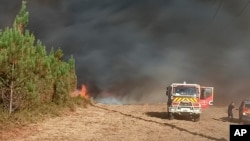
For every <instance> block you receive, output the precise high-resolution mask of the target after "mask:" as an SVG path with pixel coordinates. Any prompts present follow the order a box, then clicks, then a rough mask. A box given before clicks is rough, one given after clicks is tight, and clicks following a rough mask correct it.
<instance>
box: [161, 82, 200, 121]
mask: <svg viewBox="0 0 250 141" xmlns="http://www.w3.org/2000/svg"><path fill="white" fill-rule="evenodd" d="M166 95H167V97H168V100H167V112H168V116H169V119H174V117H175V116H178V115H180V116H187V117H191V118H192V119H193V121H199V120H200V114H201V112H202V110H201V104H200V103H199V99H200V95H201V86H200V85H199V84H187V83H186V82H183V83H172V84H171V85H169V86H168V87H167V91H166Z"/></svg>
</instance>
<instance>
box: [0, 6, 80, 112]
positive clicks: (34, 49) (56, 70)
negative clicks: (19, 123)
mask: <svg viewBox="0 0 250 141" xmlns="http://www.w3.org/2000/svg"><path fill="white" fill-rule="evenodd" d="M28 17H29V13H28V12H27V10H26V1H23V2H22V7H21V10H20V11H19V14H18V15H17V16H16V18H15V20H14V23H13V26H12V27H11V28H10V27H7V28H5V29H3V30H0V95H1V97H0V109H1V111H2V112H8V113H9V114H11V113H13V112H14V111H20V110H24V109H32V108H34V107H39V106H41V105H44V104H48V103H54V104H56V105H60V106H63V105H66V104H67V102H69V101H70V99H71V98H70V96H69V93H70V92H72V91H73V90H74V89H75V88H76V83H77V78H76V74H75V60H74V58H73V57H71V58H70V59H69V60H68V61H67V62H65V61H63V59H62V57H63V51H62V50H61V49H57V50H53V49H52V50H51V51H50V52H49V53H47V52H46V47H45V46H44V45H43V44H42V43H41V41H39V40H37V39H36V38H35V36H34V35H33V34H31V33H30V32H29V30H27V29H26V27H27V24H28Z"/></svg>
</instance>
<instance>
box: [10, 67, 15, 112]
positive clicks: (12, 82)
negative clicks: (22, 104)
mask: <svg viewBox="0 0 250 141" xmlns="http://www.w3.org/2000/svg"><path fill="white" fill-rule="evenodd" d="M14 69H15V66H14V63H13V64H12V69H11V84H10V106H9V108H10V109H9V114H11V113H12V106H13V92H14V90H13V88H14V87H13V86H14V81H13V73H14Z"/></svg>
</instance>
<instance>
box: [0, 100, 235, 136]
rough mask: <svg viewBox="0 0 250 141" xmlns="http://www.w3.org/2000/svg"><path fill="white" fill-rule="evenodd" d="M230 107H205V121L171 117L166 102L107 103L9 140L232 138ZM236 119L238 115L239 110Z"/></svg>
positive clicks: (17, 133) (28, 129)
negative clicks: (229, 120) (230, 136)
mask: <svg viewBox="0 0 250 141" xmlns="http://www.w3.org/2000/svg"><path fill="white" fill-rule="evenodd" d="M226 111H227V107H215V106H213V107H209V108H207V109H204V110H203V113H202V116H201V120H200V121H199V122H193V121H191V120H189V119H174V120H168V119H167V114H166V104H153V105H147V104H145V105H104V104H95V105H94V106H89V107H88V108H78V109H77V110H76V112H74V113H71V114H69V115H65V116H62V117H56V118H52V119H47V120H45V121H43V122H41V123H37V124H32V125H29V126H27V127H24V128H22V129H20V130H16V131H14V132H5V133H4V132H3V133H2V134H0V135H1V138H2V139H1V138H0V140H6V141H58V140H60V141H73V140H74V141H166V140H171V141H180V140H185V141H207V140H217V141H226V140H229V125H230V124H237V120H235V121H234V122H231V123H230V122H227V121H226V116H227V112H226ZM235 118H238V115H237V111H235Z"/></svg>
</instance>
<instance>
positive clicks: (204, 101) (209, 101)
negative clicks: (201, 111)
mask: <svg viewBox="0 0 250 141" xmlns="http://www.w3.org/2000/svg"><path fill="white" fill-rule="evenodd" d="M213 100H214V88H213V87H201V95H200V100H199V102H200V104H201V107H202V108H207V107H209V106H210V105H213Z"/></svg>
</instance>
